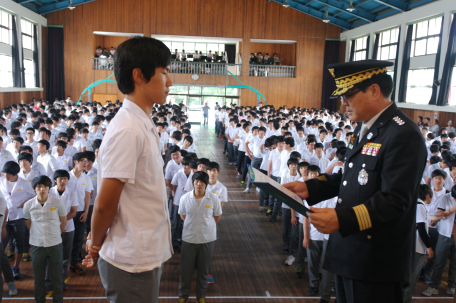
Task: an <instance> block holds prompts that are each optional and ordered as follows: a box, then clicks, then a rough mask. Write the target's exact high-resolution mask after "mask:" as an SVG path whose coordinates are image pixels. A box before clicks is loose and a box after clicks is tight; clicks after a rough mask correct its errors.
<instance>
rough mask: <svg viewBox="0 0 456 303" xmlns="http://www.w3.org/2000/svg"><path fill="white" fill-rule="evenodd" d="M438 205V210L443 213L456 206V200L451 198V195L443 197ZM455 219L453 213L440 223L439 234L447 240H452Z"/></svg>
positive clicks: (438, 201)
mask: <svg viewBox="0 0 456 303" xmlns="http://www.w3.org/2000/svg"><path fill="white" fill-rule="evenodd" d="M436 203H437V205H438V206H437V208H438V209H441V210H443V211H446V210H450V209H452V208H453V207H455V206H456V200H455V199H454V198H453V197H452V196H451V193H448V194H445V195H443V196H441V197H440V198H439V199H438V200H437V202H436ZM454 217H455V213H452V214H451V215H449V216H448V217H446V219H442V220H440V221H439V228H438V229H439V234H441V235H442V236H445V237H447V238H451V234H452V232H453V225H454Z"/></svg>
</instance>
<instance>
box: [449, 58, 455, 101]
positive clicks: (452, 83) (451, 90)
mask: <svg viewBox="0 0 456 303" xmlns="http://www.w3.org/2000/svg"><path fill="white" fill-rule="evenodd" d="M448 104H449V105H456V66H455V67H453V76H452V77H451V87H450V96H449V97H448Z"/></svg>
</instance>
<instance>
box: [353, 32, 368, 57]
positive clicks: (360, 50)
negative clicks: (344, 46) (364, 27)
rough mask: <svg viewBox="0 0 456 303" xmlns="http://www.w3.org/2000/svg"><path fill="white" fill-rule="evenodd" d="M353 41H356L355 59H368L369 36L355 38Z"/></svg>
mask: <svg viewBox="0 0 456 303" xmlns="http://www.w3.org/2000/svg"><path fill="white" fill-rule="evenodd" d="M352 43H355V56H354V59H353V60H354V61H359V60H366V58H367V36H366V37H362V38H359V39H356V40H353V41H352Z"/></svg>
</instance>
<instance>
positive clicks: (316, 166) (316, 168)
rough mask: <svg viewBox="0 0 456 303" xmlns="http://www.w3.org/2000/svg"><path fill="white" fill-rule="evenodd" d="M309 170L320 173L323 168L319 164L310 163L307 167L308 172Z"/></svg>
mask: <svg viewBox="0 0 456 303" xmlns="http://www.w3.org/2000/svg"><path fill="white" fill-rule="evenodd" d="M309 172H317V173H318V174H320V172H321V170H320V167H318V165H310V166H309V168H308V169H307V173H309Z"/></svg>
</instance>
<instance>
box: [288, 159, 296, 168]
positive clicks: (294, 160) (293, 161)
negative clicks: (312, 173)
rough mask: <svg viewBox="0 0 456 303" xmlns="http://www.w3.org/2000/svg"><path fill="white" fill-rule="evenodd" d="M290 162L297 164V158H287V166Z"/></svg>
mask: <svg viewBox="0 0 456 303" xmlns="http://www.w3.org/2000/svg"><path fill="white" fill-rule="evenodd" d="M291 164H296V165H298V164H299V160H298V159H296V158H290V159H288V161H287V166H290V165H291Z"/></svg>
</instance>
